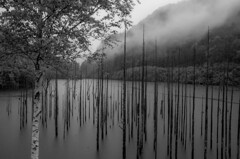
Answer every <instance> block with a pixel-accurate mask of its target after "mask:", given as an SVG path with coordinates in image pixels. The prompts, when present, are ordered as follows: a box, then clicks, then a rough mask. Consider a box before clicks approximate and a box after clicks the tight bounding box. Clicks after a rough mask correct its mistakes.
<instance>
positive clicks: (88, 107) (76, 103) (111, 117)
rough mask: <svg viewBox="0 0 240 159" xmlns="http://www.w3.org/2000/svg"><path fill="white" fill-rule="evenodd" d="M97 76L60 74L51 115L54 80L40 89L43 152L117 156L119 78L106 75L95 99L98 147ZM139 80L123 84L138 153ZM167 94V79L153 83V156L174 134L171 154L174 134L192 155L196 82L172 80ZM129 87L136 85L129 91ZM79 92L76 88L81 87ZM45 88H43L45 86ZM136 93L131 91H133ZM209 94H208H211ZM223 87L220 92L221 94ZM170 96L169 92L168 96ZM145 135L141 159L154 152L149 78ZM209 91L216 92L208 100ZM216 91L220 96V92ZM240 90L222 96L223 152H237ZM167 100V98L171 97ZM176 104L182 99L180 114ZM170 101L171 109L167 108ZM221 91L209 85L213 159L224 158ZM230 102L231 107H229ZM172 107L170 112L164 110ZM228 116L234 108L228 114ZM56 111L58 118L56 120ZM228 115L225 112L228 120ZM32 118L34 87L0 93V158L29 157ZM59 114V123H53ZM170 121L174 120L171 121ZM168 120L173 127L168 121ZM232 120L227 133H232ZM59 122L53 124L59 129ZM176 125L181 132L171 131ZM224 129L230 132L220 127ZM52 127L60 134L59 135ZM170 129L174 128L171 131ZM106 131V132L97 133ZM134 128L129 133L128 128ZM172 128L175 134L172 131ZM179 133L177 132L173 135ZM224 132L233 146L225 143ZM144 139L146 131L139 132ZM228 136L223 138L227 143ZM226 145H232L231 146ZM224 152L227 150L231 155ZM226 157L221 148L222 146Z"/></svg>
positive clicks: (198, 102)
mask: <svg viewBox="0 0 240 159" xmlns="http://www.w3.org/2000/svg"><path fill="white" fill-rule="evenodd" d="M97 84H98V81H97V80H92V79H85V80H81V81H80V80H77V81H74V80H58V89H57V90H58V92H57V94H58V101H57V110H58V115H57V116H56V113H55V112H56V91H55V90H56V89H55V81H54V80H52V81H50V83H49V86H48V88H47V94H43V96H42V103H43V109H42V110H43V111H42V112H43V114H42V122H41V128H40V158H51V159H66V158H69V159H78V158H82V159H94V158H97V159H112V158H115V159H120V158H122V132H123V131H122V111H121V108H122V107H121V104H122V100H121V98H122V85H123V82H122V81H117V80H104V81H103V87H102V88H103V91H102V92H103V95H101V97H102V98H101V99H103V100H101V99H100V100H99V113H100V115H99V123H100V124H99V126H100V128H99V151H97V146H96V145H97V119H98V118H97V116H98V115H97V110H98V109H97V99H98V98H97V97H98V92H101V91H98V89H97V88H98V87H97ZM140 88H141V84H140V83H139V82H134V85H133V87H132V82H131V81H129V82H127V102H126V106H127V108H126V109H127V115H126V116H127V126H126V127H127V131H126V133H127V134H126V143H127V144H126V145H127V147H126V150H127V152H126V157H127V158H128V159H132V158H136V156H137V136H138V135H137V132H138V126H137V110H138V109H137V104H138V103H139V101H140V96H141V92H140V91H141V90H140ZM169 88H170V89H169V90H170V92H168V85H167V83H158V105H157V106H158V112H157V117H158V120H157V150H156V152H157V158H167V156H168V148H169V151H170V149H171V148H170V146H168V145H169V141H170V140H168V139H170V136H171V135H169V134H172V138H171V141H172V145H171V147H172V151H171V153H172V157H175V143H176V142H175V141H176V134H178V145H177V148H178V152H177V158H179V159H185V158H191V135H192V134H191V126H192V124H191V123H192V107H193V98H192V97H193V85H185V84H180V85H179V95H178V84H177V83H174V84H171V86H170V87H169ZM132 89H133V90H132ZM80 90H81V91H80ZM44 92H45V91H44ZM132 92H133V93H132ZM212 92H213V96H212ZM219 93H220V96H218V94H219ZM168 95H169V98H168ZM205 96H206V88H205V86H196V98H195V113H194V115H195V117H194V121H195V129H194V130H195V133H194V142H195V149H194V150H195V153H194V157H195V158H196V159H202V158H203V157H204V130H205V114H206V112H205V103H206V101H205V98H206V97H205ZM145 97H146V111H147V112H146V140H145V138H144V139H143V150H142V158H146V159H149V158H154V157H155V153H154V148H153V143H154V83H153V82H147V89H146V96H145ZM212 97H213V98H212ZM218 97H220V98H218ZM239 97H240V91H239V89H238V88H236V87H228V92H227V97H226V93H225V94H224V106H227V113H224V114H227V116H224V121H225V120H226V121H227V123H225V124H226V126H227V127H225V125H224V135H223V136H225V133H226V134H227V139H226V140H225V138H224V140H223V143H224V145H225V144H226V145H227V146H226V147H224V148H226V149H227V150H226V151H227V153H226V155H229V154H230V155H231V158H237V150H238V149H239V147H238V146H237V136H238V117H239V114H238V110H239ZM226 99H227V102H226ZM168 101H169V102H171V103H168ZM177 103H179V111H178V114H179V115H178V118H176V115H177V113H176V112H177V111H176V110H177V109H176V108H177V107H176V106H177V105H178V104H177ZM218 105H219V109H220V111H219V125H218V124H217V110H218V109H217V108H218ZM169 106H171V107H172V109H168V108H169ZM222 106H223V92H222V90H220V92H219V86H214V87H211V86H210V87H209V99H208V148H207V157H208V158H211V159H214V158H217V144H216V143H217V125H218V128H219V129H218V130H219V134H218V137H219V138H218V139H219V141H218V151H219V153H218V155H219V156H218V157H219V158H220V157H221V139H222V133H221V132H222V112H225V111H223V110H222ZM231 107H232V111H231V109H230V108H231ZM211 108H212V110H213V111H212V149H211V148H210V139H211V133H210V130H211V113H210V112H211ZM169 110H172V115H171V116H168V114H169ZM230 114H232V117H231V120H230ZM55 117H56V118H55ZM226 117H227V118H226ZM31 119H32V90H24V89H22V90H17V91H16V90H14V91H0V158H1V159H15V158H20V159H27V158H30V153H31ZM56 119H57V122H56ZM171 119H172V120H171ZM168 121H172V123H173V125H172V128H171V126H169V127H168V125H169V124H168ZM229 121H231V132H230V134H229ZM56 123H57V127H56ZM176 123H177V125H178V130H176V129H175V128H176ZM225 128H226V130H227V131H225ZM56 129H57V132H58V135H57V137H56ZM171 129H172V130H171ZM102 130H103V132H102ZM131 131H132V132H131ZM171 131H172V132H171ZM176 132H178V133H176ZM229 136H230V137H231V146H229ZM144 137H145V136H144ZM225 141H227V142H226V143H225ZM229 148H231V150H230V151H229ZM228 151H229V152H230V153H229V154H228ZM224 155H225V152H224Z"/></svg>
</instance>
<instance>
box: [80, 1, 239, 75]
mask: <svg viewBox="0 0 240 159" xmlns="http://www.w3.org/2000/svg"><path fill="white" fill-rule="evenodd" d="M231 1H234V0H231ZM215 3H216V1H215V0H212V3H206V2H205V1H183V2H180V3H177V4H171V5H168V6H164V7H161V8H159V9H157V10H156V11H154V12H153V13H152V14H151V15H150V16H148V17H147V18H145V19H144V20H143V21H141V22H140V23H139V24H138V25H136V26H133V27H132V28H131V29H129V30H128V31H127V68H128V69H130V68H132V67H136V68H137V67H139V66H141V64H142V49H143V25H144V36H145V52H146V59H145V61H146V62H145V63H146V65H147V66H149V67H148V68H150V66H157V67H161V68H164V67H167V66H172V67H177V66H179V67H185V68H187V67H189V66H192V65H193V60H192V58H193V47H194V45H195V46H196V59H197V60H196V64H197V65H198V66H204V64H205V63H206V52H207V42H208V33H209V47H210V55H209V61H210V64H212V65H213V64H215V65H217V66H218V65H219V66H220V64H219V63H224V62H226V63H227V61H228V62H229V63H234V64H236V65H237V66H238V64H239V63H240V18H239V17H240V2H238V3H236V4H232V6H231V5H227V4H216V5H214V4H215ZM220 3H223V2H222V1H220ZM223 5H225V7H224V6H223ZM233 5H235V6H233ZM223 7H224V8H223ZM203 9H204V11H205V14H204V15H202V13H201V11H202V10H203ZM190 13H192V14H190ZM208 28H209V29H208ZM115 38H116V39H118V40H119V41H121V42H119V43H118V45H115V46H114V47H113V48H108V49H105V50H104V53H105V54H106V55H107V56H106V58H105V59H104V67H105V68H104V72H105V73H108V74H110V76H109V77H112V78H117V79H118V78H121V76H120V75H119V76H118V75H116V74H119V72H121V70H122V63H123V43H122V41H123V34H117V35H115ZM156 41H157V49H158V51H157V58H156V57H155V55H154V52H155V42H156ZM179 54H180V55H179ZM170 61H172V62H170ZM234 64H233V65H234ZM81 68H82V71H83V73H84V74H85V76H86V77H96V76H97V64H96V63H94V62H91V63H89V62H87V61H86V62H84V63H83V64H82V66H81ZM149 72H151V71H150V70H149ZM150 76H151V75H150ZM149 78H150V79H149V80H151V77H149Z"/></svg>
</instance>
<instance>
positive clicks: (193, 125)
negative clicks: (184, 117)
mask: <svg viewBox="0 0 240 159" xmlns="http://www.w3.org/2000/svg"><path fill="white" fill-rule="evenodd" d="M193 64H194V66H193V110H192V153H191V154H192V159H194V139H195V138H194V137H195V134H194V133H195V69H196V48H195V46H194V52H193Z"/></svg>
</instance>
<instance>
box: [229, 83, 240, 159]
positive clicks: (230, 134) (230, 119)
mask: <svg viewBox="0 0 240 159" xmlns="http://www.w3.org/2000/svg"><path fill="white" fill-rule="evenodd" d="M232 105H233V87H232V92H231V104H230V114H229V131H228V156H229V158H231V137H232V133H231V132H232ZM238 148H239V147H238Z"/></svg>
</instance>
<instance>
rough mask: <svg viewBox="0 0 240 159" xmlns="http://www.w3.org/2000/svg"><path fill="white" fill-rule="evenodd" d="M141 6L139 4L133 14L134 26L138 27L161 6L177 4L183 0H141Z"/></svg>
mask: <svg viewBox="0 0 240 159" xmlns="http://www.w3.org/2000/svg"><path fill="white" fill-rule="evenodd" d="M139 1H140V2H141V4H137V5H136V6H135V8H134V10H133V12H132V21H133V25H136V24H137V23H138V22H140V21H141V20H142V19H144V18H146V17H147V16H148V15H150V14H151V13H153V12H154V11H155V10H156V9H158V8H159V7H161V6H164V5H167V4H171V3H177V2H179V1H182V0H139Z"/></svg>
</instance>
